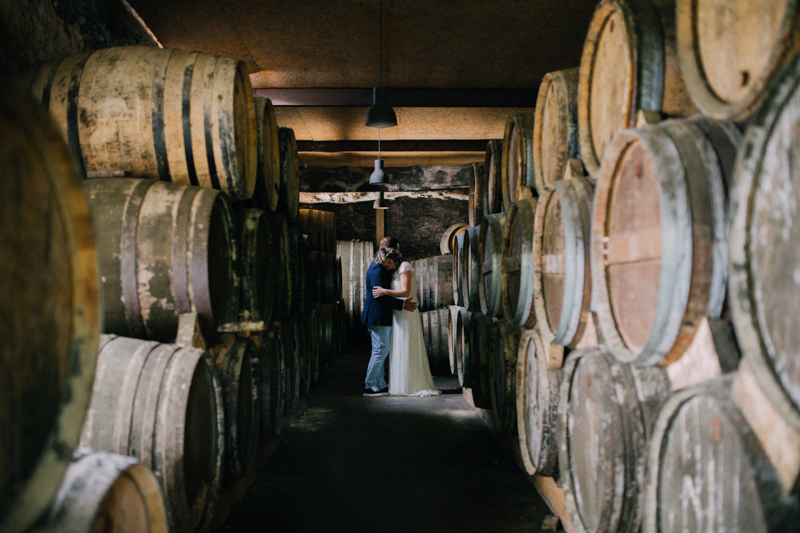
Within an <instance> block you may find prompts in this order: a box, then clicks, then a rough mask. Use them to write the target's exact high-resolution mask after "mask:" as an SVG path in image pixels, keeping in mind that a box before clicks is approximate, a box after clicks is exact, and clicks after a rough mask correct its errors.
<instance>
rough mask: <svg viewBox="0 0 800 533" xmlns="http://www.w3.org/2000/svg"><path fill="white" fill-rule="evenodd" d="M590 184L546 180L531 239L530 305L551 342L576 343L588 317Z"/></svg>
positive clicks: (591, 192) (585, 182) (588, 182)
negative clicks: (531, 300)
mask: <svg viewBox="0 0 800 533" xmlns="http://www.w3.org/2000/svg"><path fill="white" fill-rule="evenodd" d="M593 198H594V189H593V187H592V184H591V182H590V181H589V180H588V179H586V178H580V177H579V178H572V179H569V180H556V181H551V182H550V183H548V184H547V185H546V186H545V188H544V189H543V190H542V195H541V196H540V197H539V205H540V208H539V210H538V211H537V212H536V220H535V222H534V238H533V294H532V296H533V307H534V310H535V314H536V318H537V319H538V324H539V326H538V327H539V331H540V332H541V333H542V335H543V336H544V337H545V338H546V339H547V340H548V341H551V342H554V343H556V344H562V345H564V346H574V345H576V344H577V343H578V342H579V341H580V340H581V338H582V337H583V335H584V332H585V331H586V327H587V325H590V324H589V323H590V322H591V321H592V320H593V318H592V316H591V312H590V311H589V304H590V302H591V299H592V278H591V253H590V252H591V237H592V235H591V224H592V200H593Z"/></svg>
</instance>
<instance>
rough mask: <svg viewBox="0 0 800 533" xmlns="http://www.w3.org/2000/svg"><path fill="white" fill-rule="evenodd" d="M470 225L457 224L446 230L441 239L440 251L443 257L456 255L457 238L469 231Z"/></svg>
mask: <svg viewBox="0 0 800 533" xmlns="http://www.w3.org/2000/svg"><path fill="white" fill-rule="evenodd" d="M468 226H469V224H464V223H463V222H456V223H455V224H452V225H451V226H450V227H448V228H447V229H446V230H444V233H442V238H441V239H439V251H440V252H442V255H447V254H455V253H456V252H455V250H456V237H458V236H459V235H460V234H462V233H464V232H465V231H466V230H467V227H468Z"/></svg>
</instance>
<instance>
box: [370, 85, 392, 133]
mask: <svg viewBox="0 0 800 533" xmlns="http://www.w3.org/2000/svg"><path fill="white" fill-rule="evenodd" d="M364 124H365V125H366V126H369V127H370V128H391V127H393V126H397V115H395V114H394V109H392V107H391V106H390V105H389V95H388V93H387V91H386V88H385V87H375V88H374V89H373V90H372V107H370V108H369V111H368V112H367V121H366V122H365V123H364Z"/></svg>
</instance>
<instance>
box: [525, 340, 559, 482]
mask: <svg viewBox="0 0 800 533" xmlns="http://www.w3.org/2000/svg"><path fill="white" fill-rule="evenodd" d="M563 362H564V348H563V347H562V346H560V345H558V344H550V343H549V342H547V341H546V340H544V339H543V338H542V335H541V334H540V333H539V331H538V330H535V329H526V330H525V331H524V332H523V333H522V337H521V339H520V342H519V353H518V355H517V436H518V438H519V449H520V454H521V455H522V464H523V465H524V467H525V471H526V472H527V473H528V475H531V476H533V475H539V476H553V475H555V474H556V472H557V467H558V400H559V388H560V386H561V378H562V376H563V373H564V372H563V370H562V369H561V366H562V364H563Z"/></svg>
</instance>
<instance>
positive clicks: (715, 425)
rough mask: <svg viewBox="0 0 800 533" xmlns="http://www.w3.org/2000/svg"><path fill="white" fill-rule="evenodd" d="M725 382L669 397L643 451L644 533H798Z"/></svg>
mask: <svg viewBox="0 0 800 533" xmlns="http://www.w3.org/2000/svg"><path fill="white" fill-rule="evenodd" d="M730 387H731V378H730V377H728V378H722V379H718V380H715V381H710V382H707V383H705V384H703V385H700V386H697V387H691V388H687V389H683V390H680V391H678V392H676V393H674V394H673V395H672V396H671V397H670V398H669V399H668V400H667V401H666V402H665V403H664V406H663V407H662V408H661V410H660V411H659V413H658V418H657V419H656V421H655V424H654V427H653V432H652V436H651V438H650V443H649V445H648V448H647V483H646V489H645V493H644V498H643V513H644V521H643V525H642V531H644V532H646V533H656V532H659V531H664V532H666V531H752V532H754V533H755V532H759V533H767V532H772V531H775V532H778V531H792V530H795V529H797V520H798V513H797V509H798V502H797V497H796V496H789V495H787V494H786V492H785V491H784V489H783V487H782V486H781V483H780V477H779V474H778V472H777V471H776V470H775V467H774V466H773V465H772V463H771V462H770V460H769V458H768V457H767V455H766V453H765V452H764V449H763V448H762V445H761V443H760V442H759V439H758V438H757V437H756V435H755V434H754V433H753V431H752V430H751V429H750V426H749V425H748V424H747V421H746V420H745V418H744V416H743V415H742V413H741V412H740V411H739V409H738V408H737V407H736V405H735V404H734V402H733V400H732V399H731V395H730Z"/></svg>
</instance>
